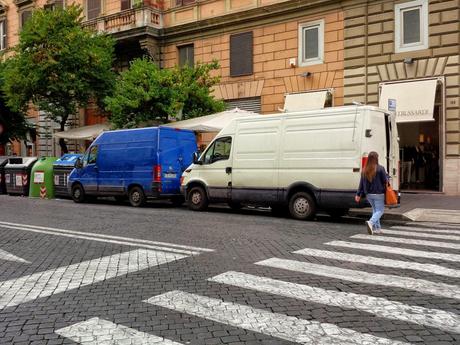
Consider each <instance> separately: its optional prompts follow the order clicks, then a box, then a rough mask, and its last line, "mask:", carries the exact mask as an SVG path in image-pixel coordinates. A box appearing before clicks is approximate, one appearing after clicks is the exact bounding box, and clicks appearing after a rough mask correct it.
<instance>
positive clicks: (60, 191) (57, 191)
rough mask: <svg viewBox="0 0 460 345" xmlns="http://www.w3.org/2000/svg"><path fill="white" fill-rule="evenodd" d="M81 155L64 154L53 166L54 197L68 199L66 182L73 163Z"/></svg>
mask: <svg viewBox="0 0 460 345" xmlns="http://www.w3.org/2000/svg"><path fill="white" fill-rule="evenodd" d="M82 156H83V155H81V154H79V153H66V154H64V155H63V156H62V157H61V158H59V159H58V160H57V161H55V162H54V164H53V176H54V195H55V196H56V197H58V196H59V197H70V195H69V191H68V190H67V182H68V177H69V175H70V173H71V172H72V170H73V168H74V165H75V162H76V160H77V159H78V158H80V157H82Z"/></svg>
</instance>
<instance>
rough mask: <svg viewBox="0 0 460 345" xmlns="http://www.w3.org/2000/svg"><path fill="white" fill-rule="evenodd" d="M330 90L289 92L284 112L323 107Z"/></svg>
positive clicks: (285, 100)
mask: <svg viewBox="0 0 460 345" xmlns="http://www.w3.org/2000/svg"><path fill="white" fill-rule="evenodd" d="M328 93H329V91H327V90H324V91H315V92H300V93H289V94H287V95H286V97H285V99H284V108H283V109H281V110H282V111H284V112H291V111H303V110H317V109H323V108H324V105H325V104H326V99H327V94H328Z"/></svg>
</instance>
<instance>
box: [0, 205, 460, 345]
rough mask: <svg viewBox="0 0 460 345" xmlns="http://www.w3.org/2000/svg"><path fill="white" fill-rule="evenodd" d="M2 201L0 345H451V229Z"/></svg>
mask: <svg viewBox="0 0 460 345" xmlns="http://www.w3.org/2000/svg"><path fill="white" fill-rule="evenodd" d="M385 229H386V231H385V230H384V235H381V236H373V237H370V236H368V235H367V234H366V232H365V228H364V222H363V220H360V219H353V218H345V219H343V220H341V221H333V220H332V219H330V218H329V217H327V216H319V217H318V219H317V220H315V221H311V222H302V221H295V220H292V219H287V218H281V217H275V216H272V215H271V213H270V212H268V211H266V210H249V209H245V210H241V211H239V212H235V211H231V210H230V209H228V208H225V207H216V208H211V209H210V210H209V211H208V212H202V213H197V212H191V211H189V210H187V209H186V208H174V207H173V206H171V205H168V204H167V203H154V204H149V205H148V206H147V207H144V208H132V207H130V206H128V204H126V205H124V204H120V203H116V202H113V201H110V200H104V201H98V202H96V203H88V204H74V203H73V202H72V201H70V200H36V199H28V198H23V197H10V196H0V234H1V236H0V344H85V345H90V344H120V345H121V344H133V345H134V344H158V345H160V344H165V345H177V344H199V345H201V344H232V345H236V344H267V345H271V344H273V345H274V344H407V343H419V344H460V288H459V285H460V224H458V226H457V225H452V224H451V225H449V226H445V225H442V224H426V223H425V224H424V223H416V224H403V225H402V226H401V225H400V226H398V224H386V226H385Z"/></svg>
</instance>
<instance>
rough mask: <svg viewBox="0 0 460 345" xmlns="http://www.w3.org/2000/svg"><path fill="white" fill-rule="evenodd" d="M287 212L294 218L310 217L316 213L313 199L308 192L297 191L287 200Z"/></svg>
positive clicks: (303, 218) (304, 218)
mask: <svg viewBox="0 0 460 345" xmlns="http://www.w3.org/2000/svg"><path fill="white" fill-rule="evenodd" d="M289 213H290V214H291V216H292V218H295V219H300V220H306V219H312V218H313V217H314V216H315V214H316V203H315V200H314V199H313V198H312V196H311V195H310V194H308V193H305V192H297V193H295V194H294V195H293V196H292V197H291V199H290V200H289Z"/></svg>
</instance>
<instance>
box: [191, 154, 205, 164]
mask: <svg viewBox="0 0 460 345" xmlns="http://www.w3.org/2000/svg"><path fill="white" fill-rule="evenodd" d="M193 164H199V165H201V164H203V162H201V161H200V155H199V153H198V152H193Z"/></svg>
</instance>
